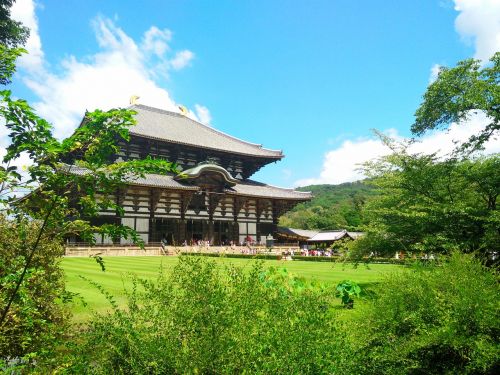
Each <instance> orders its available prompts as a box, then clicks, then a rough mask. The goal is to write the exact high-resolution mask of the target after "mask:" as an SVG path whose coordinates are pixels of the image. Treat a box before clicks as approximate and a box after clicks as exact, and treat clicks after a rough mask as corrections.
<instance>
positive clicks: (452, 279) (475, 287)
mask: <svg viewBox="0 0 500 375" xmlns="http://www.w3.org/2000/svg"><path fill="white" fill-rule="evenodd" d="M375 293H376V296H377V298H376V299H374V300H373V302H372V303H371V304H368V305H366V306H367V307H366V309H364V310H363V311H361V312H362V313H361V314H359V315H356V316H355V319H354V321H352V324H353V325H354V326H356V327H357V329H356V330H351V331H349V333H350V336H351V343H352V345H353V346H352V348H351V350H352V351H353V357H352V358H356V360H354V361H352V362H351V367H348V368H347V369H345V370H344V373H356V374H375V373H376V374H493V373H498V370H499V369H500V363H499V361H498V359H499V358H500V345H499V342H500V341H499V339H500V336H499V335H500V316H499V308H498V307H499V306H498V295H499V293H500V288H499V284H498V274H497V273H496V272H495V271H493V270H491V269H489V268H485V267H483V265H482V264H481V262H480V261H478V260H477V259H475V258H474V257H473V256H472V255H464V254H460V253H457V252H456V253H453V254H452V256H451V257H450V259H449V261H447V262H445V263H443V264H442V265H440V266H433V267H432V266H427V267H416V268H413V269H411V270H407V271H404V272H399V273H394V274H390V275H388V276H387V278H386V280H385V282H383V283H381V284H380V285H379V287H378V288H377V289H376V291H375Z"/></svg>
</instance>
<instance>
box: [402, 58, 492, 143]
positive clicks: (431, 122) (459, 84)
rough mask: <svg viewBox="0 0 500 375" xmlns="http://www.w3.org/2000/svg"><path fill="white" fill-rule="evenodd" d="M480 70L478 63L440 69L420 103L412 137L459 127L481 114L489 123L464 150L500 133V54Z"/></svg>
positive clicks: (465, 63)
mask: <svg viewBox="0 0 500 375" xmlns="http://www.w3.org/2000/svg"><path fill="white" fill-rule="evenodd" d="M490 62H491V64H490V65H487V66H485V67H483V68H481V62H480V61H479V60H474V59H468V60H464V61H461V62H459V63H458V64H457V66H456V67H454V68H445V67H442V68H441V70H440V72H439V75H438V77H437V79H436V81H434V82H433V83H432V84H431V85H430V86H429V87H428V89H427V92H426V93H425V95H424V101H423V103H422V104H421V105H420V107H419V108H418V109H417V111H416V113H415V123H414V124H413V125H412V128H411V129H412V131H413V133H414V134H417V135H421V134H423V133H424V132H425V131H427V130H430V129H435V128H438V127H443V126H449V125H450V124H451V123H452V122H456V123H462V122H464V121H465V120H467V119H468V118H469V117H470V116H471V115H472V114H474V113H478V112H482V113H484V114H485V115H486V116H487V118H488V119H489V120H490V123H489V124H488V125H487V126H486V128H485V129H484V130H483V131H482V132H481V133H479V134H476V135H474V136H472V137H471V138H470V139H469V141H468V142H467V143H466V144H465V145H464V147H465V148H466V149H471V150H475V149H477V148H480V147H481V146H482V145H483V144H484V143H485V142H486V141H487V140H488V139H489V138H490V137H492V136H495V135H498V131H499V130H500V52H497V53H496V54H495V55H494V56H493V57H492V58H491V60H490Z"/></svg>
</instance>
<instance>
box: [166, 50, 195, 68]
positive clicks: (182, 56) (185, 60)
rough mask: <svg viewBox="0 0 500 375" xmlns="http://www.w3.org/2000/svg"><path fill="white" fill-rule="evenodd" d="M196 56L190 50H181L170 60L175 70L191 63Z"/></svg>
mask: <svg viewBox="0 0 500 375" xmlns="http://www.w3.org/2000/svg"><path fill="white" fill-rule="evenodd" d="M193 58H194V53H193V52H191V51H188V50H184V51H180V52H177V53H176V54H175V57H174V58H173V59H172V60H170V65H171V66H172V68H174V69H175V70H179V69H182V68H184V67H186V66H188V65H189V63H190V62H191V60H193Z"/></svg>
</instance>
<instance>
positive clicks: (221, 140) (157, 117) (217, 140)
mask: <svg viewBox="0 0 500 375" xmlns="http://www.w3.org/2000/svg"><path fill="white" fill-rule="evenodd" d="M130 109H133V110H135V111H136V112H137V115H136V117H135V118H136V120H137V124H136V125H135V126H133V127H132V128H130V133H131V134H133V135H137V136H140V137H146V138H151V139H158V140H163V141H167V142H171V143H178V144H183V145H191V146H195V147H202V148H206V149H212V150H217V151H222V152H230V153H236V154H241V155H249V156H254V157H264V158H272V159H281V158H282V157H283V153H282V152H281V151H279V150H269V149H266V148H263V147H262V145H258V144H255V143H249V142H245V141H243V140H241V139H238V138H235V137H232V136H230V135H228V134H225V133H222V132H220V131H217V130H215V129H213V128H211V127H209V126H206V125H203V124H201V123H199V122H197V121H194V120H192V119H190V118H188V117H186V116H184V115H182V114H180V113H175V112H169V111H165V110H162V109H158V108H153V107H148V106H145V105H142V104H135V105H133V106H131V107H130Z"/></svg>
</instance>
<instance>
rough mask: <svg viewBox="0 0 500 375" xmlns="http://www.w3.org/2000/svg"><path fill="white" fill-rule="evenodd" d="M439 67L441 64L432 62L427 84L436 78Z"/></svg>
mask: <svg viewBox="0 0 500 375" xmlns="http://www.w3.org/2000/svg"><path fill="white" fill-rule="evenodd" d="M440 69H441V65H439V64H434V65H433V66H432V68H431V74H430V76H429V85H430V84H431V83H432V82H434V81H435V80H436V79H437V77H438V75H439V71H440Z"/></svg>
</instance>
